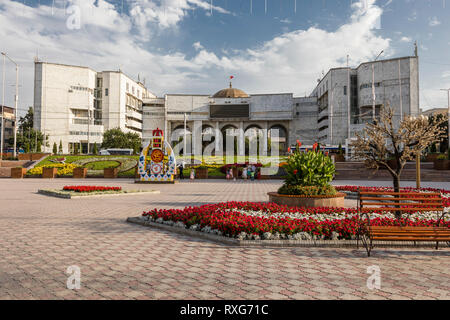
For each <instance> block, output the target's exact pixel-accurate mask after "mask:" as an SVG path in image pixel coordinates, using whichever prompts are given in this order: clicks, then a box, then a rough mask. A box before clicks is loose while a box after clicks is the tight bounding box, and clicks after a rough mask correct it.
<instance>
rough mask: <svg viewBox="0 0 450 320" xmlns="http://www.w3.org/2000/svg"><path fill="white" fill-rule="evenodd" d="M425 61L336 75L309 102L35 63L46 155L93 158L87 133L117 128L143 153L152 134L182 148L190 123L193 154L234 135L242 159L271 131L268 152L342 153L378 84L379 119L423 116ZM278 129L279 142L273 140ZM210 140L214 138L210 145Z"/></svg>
mask: <svg viewBox="0 0 450 320" xmlns="http://www.w3.org/2000/svg"><path fill="white" fill-rule="evenodd" d="M418 60H419V58H418V57H417V56H414V57H402V58H397V59H389V60H380V61H376V62H366V63H362V64H361V65H359V66H358V67H357V68H334V69H330V70H329V71H328V73H327V74H326V75H324V77H323V78H322V79H319V80H318V83H317V86H316V87H315V89H314V90H313V92H312V93H311V95H310V96H309V97H294V96H293V94H292V93H275V94H254V95H252V94H250V95H249V94H246V93H245V92H243V91H242V90H239V89H235V88H232V87H231V84H230V87H229V88H225V89H223V90H220V91H219V92H217V93H216V94H214V95H192V94H191V95H184V94H166V95H165V96H164V97H163V98H157V97H155V96H154V95H153V94H151V93H149V92H148V90H147V89H146V88H145V86H144V85H143V84H142V83H140V82H136V81H133V80H132V79H131V78H129V77H128V76H126V75H125V74H123V73H122V72H121V71H102V72H96V71H94V70H92V69H90V68H86V67H79V66H67V65H60V64H53V63H45V62H36V64H35V91H34V92H35V126H36V128H37V129H39V130H41V131H42V132H44V133H45V134H46V135H48V136H49V141H48V142H49V146H48V147H47V148H46V151H50V150H51V148H52V145H53V143H54V142H56V144H57V145H59V141H60V140H61V141H62V144H63V150H64V152H65V153H66V152H70V151H71V150H72V149H71V148H72V147H73V144H74V143H82V145H83V148H84V149H85V151H87V148H86V147H87V141H88V135H87V134H88V132H90V135H89V143H90V144H93V143H94V142H95V143H97V144H100V143H101V142H102V134H103V132H104V131H105V130H108V129H112V128H117V127H118V128H121V129H122V130H124V131H130V132H136V133H138V134H139V135H140V136H141V137H142V143H143V145H144V146H145V145H146V143H148V139H149V137H150V135H151V132H152V131H153V130H155V129H157V128H160V129H162V130H164V132H165V134H166V136H167V137H168V139H169V142H172V143H174V144H176V143H177V142H178V141H179V138H182V137H184V122H185V119H186V127H187V131H188V132H187V135H186V137H187V140H188V141H187V145H186V149H187V152H188V153H194V154H201V153H202V152H203V150H204V149H205V148H212V147H214V149H215V150H219V148H221V150H222V151H223V150H224V149H223V148H224V146H225V142H226V141H220V139H222V138H221V137H220V135H219V134H217V133H222V135H223V134H224V133H225V131H226V130H228V131H229V130H234V131H235V132H236V134H235V138H236V141H237V149H238V150H237V151H238V154H242V153H243V152H245V148H247V145H248V143H247V140H248V139H250V138H249V137H250V132H251V131H254V130H251V129H253V128H258V129H260V130H262V132H264V133H263V137H262V139H263V142H264V143H263V144H264V146H265V147H264V152H265V151H266V149H267V143H268V142H270V141H274V140H276V141H278V142H280V145H281V147H280V152H286V149H287V147H288V146H291V145H295V141H296V140H297V139H299V140H301V141H302V143H303V144H304V145H312V144H313V143H314V142H320V143H321V144H322V145H323V144H325V145H327V146H334V147H335V146H337V145H338V144H342V145H344V144H345V141H346V139H348V138H352V137H354V134H355V132H356V131H359V130H361V129H362V128H363V127H364V126H365V123H367V122H368V121H371V119H372V103H373V95H372V82H373V84H374V87H375V109H376V114H378V112H379V110H380V108H381V106H386V105H390V106H391V107H393V108H394V110H395V115H396V122H397V123H398V122H399V121H400V119H401V118H402V116H404V115H418V114H419V75H418V70H419V69H418V65H419V61H418ZM372 66H373V69H372ZM372 70H373V73H372ZM372 77H374V81H372ZM88 110H89V113H88ZM88 115H89V117H88ZM88 119H90V121H88ZM88 123H89V125H88ZM180 130H181V131H180ZM277 130H278V132H279V134H280V136H279V137H275V136H274V135H275V131H277ZM234 131H233V132H234ZM180 132H182V134H181V135H180ZM173 133H175V135H173ZM216 136H217V137H218V138H217V139H215V137H216ZM205 137H208V139H210V143H209V146H208V140H206V141H205V139H204V138H205ZM172 139H173V141H172ZM178 147H180V146H178ZM91 148H92V147H91ZM183 148H184V143H183ZM208 150H209V149H208ZM219 151H220V150H219Z"/></svg>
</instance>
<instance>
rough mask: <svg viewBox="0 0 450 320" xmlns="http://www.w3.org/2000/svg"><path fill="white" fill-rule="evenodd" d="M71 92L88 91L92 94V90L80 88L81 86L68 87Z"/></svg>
mask: <svg viewBox="0 0 450 320" xmlns="http://www.w3.org/2000/svg"><path fill="white" fill-rule="evenodd" d="M70 89H71V90H76V91H89V92H93V91H94V89H91V88H88V87H82V86H70Z"/></svg>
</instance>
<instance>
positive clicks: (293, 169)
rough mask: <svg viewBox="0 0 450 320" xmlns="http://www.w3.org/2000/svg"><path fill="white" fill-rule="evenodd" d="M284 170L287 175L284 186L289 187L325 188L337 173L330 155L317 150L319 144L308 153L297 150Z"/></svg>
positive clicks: (289, 158)
mask: <svg viewBox="0 0 450 320" xmlns="http://www.w3.org/2000/svg"><path fill="white" fill-rule="evenodd" d="M299 145H300V146H301V144H299ZM283 168H284V169H285V170H286V174H287V176H286V179H285V181H284V184H285V185H288V186H316V187H323V186H326V185H328V184H329V183H330V182H331V180H333V175H334V174H335V172H336V168H335V166H334V164H333V162H332V161H331V158H330V157H329V156H328V153H323V152H321V151H320V150H319V149H317V144H315V145H314V146H313V150H309V151H306V152H300V151H299V148H297V149H296V151H295V152H294V153H293V154H291V155H290V156H289V157H288V160H287V164H286V165H285V166H283Z"/></svg>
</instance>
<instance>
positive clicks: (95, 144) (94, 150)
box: [92, 142, 98, 155]
mask: <svg viewBox="0 0 450 320" xmlns="http://www.w3.org/2000/svg"><path fill="white" fill-rule="evenodd" d="M92 153H93V154H95V155H97V154H98V147H97V142H95V143H94V148H93V149H92Z"/></svg>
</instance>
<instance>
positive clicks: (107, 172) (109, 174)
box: [103, 168, 119, 179]
mask: <svg viewBox="0 0 450 320" xmlns="http://www.w3.org/2000/svg"><path fill="white" fill-rule="evenodd" d="M118 173H119V169H118V168H105V169H103V177H104V178H107V179H115V178H117V174H118Z"/></svg>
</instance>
